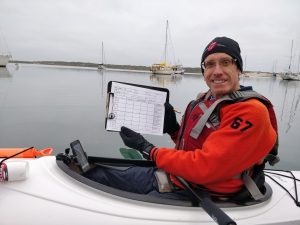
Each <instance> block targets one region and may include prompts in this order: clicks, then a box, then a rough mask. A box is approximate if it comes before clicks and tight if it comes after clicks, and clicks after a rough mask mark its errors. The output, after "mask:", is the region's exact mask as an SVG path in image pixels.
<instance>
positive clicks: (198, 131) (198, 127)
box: [190, 95, 232, 139]
mask: <svg viewBox="0 0 300 225" xmlns="http://www.w3.org/2000/svg"><path fill="white" fill-rule="evenodd" d="M225 100H232V99H231V98H230V97H229V96H228V95H226V96H224V97H222V98H220V99H218V100H216V101H215V102H214V103H213V104H212V105H211V106H210V107H209V108H206V109H205V111H204V114H203V116H202V117H201V118H200V120H198V122H197V124H196V125H195V126H194V127H193V129H192V131H191V133H190V136H191V137H193V138H195V139H197V138H198V137H199V135H200V134H201V132H202V130H203V128H204V126H205V124H206V122H207V120H208V118H209V117H210V115H211V114H212V112H213V111H214V110H215V108H216V107H217V105H218V104H219V103H221V102H223V101H225ZM201 103H202V102H200V103H199V104H198V105H199V106H200V104H201ZM202 104H204V103H202ZM200 108H201V109H202V110H203V108H202V107H201V106H200Z"/></svg>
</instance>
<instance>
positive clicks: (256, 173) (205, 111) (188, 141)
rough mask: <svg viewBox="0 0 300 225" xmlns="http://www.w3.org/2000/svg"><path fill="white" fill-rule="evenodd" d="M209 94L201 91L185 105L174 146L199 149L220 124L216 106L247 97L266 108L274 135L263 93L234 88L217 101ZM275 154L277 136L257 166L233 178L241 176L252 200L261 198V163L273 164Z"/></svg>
mask: <svg viewBox="0 0 300 225" xmlns="http://www.w3.org/2000/svg"><path fill="white" fill-rule="evenodd" d="M209 96H210V93H209V92H208V93H205V94H202V95H201V96H200V97H199V98H198V99H197V100H194V101H192V102H190V104H189V105H188V107H187V110H186V112H185V115H184V117H183V121H182V126H181V129H180V131H179V135H178V139H177V144H176V148H177V149H183V150H186V151H189V150H190V151H192V150H193V149H196V148H201V147H202V145H203V143H204V142H205V140H206V138H207V137H208V136H209V135H210V134H211V133H212V132H214V131H215V130H216V129H218V127H219V125H220V116H219V111H220V108H221V107H222V106H224V105H228V104H234V103H237V102H242V101H246V100H248V99H257V100H259V101H260V102H262V103H263V104H264V105H265V106H266V107H267V109H268V112H269V116H270V121H271V124H272V126H273V128H274V130H275V131H276V133H277V136H278V127H277V121H276V116H275V112H274V109H273V105H272V104H271V102H270V101H269V100H268V99H267V98H265V97H264V96H262V95H260V94H258V93H257V92H255V91H253V90H245V91H235V92H233V93H231V94H229V95H226V96H223V97H222V98H220V99H217V100H210V99H209ZM204 128H205V129H204ZM200 134H201V135H200ZM277 155H278V137H277V141H276V144H275V146H274V147H273V149H272V150H271V151H270V152H269V154H267V155H266V157H265V158H264V160H263V162H261V164H260V165H253V167H251V168H249V169H248V170H247V171H244V172H242V173H241V174H237V175H236V176H235V178H241V179H242V180H243V182H244V185H245V187H246V189H247V190H246V191H247V192H248V191H249V192H250V194H251V196H252V197H253V199H255V200H258V199H260V198H262V197H263V195H262V193H261V191H260V190H259V188H260V186H261V185H263V183H264V177H261V176H263V169H264V165H265V163H266V162H268V163H269V164H270V165H274V164H275V163H277V162H278V161H279V157H278V156H277ZM252 178H253V179H252ZM242 195H245V194H242Z"/></svg>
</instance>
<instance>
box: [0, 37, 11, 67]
mask: <svg viewBox="0 0 300 225" xmlns="http://www.w3.org/2000/svg"><path fill="white" fill-rule="evenodd" d="M0 34H1V33H0ZM1 36H2V35H1ZM0 41H1V43H0V67H6V65H7V64H8V62H9V60H10V59H11V58H12V56H11V53H9V51H7V52H5V51H4V49H5V48H4V47H5V46H7V45H6V42H5V39H4V38H1V40H0ZM2 43H3V44H2Z"/></svg>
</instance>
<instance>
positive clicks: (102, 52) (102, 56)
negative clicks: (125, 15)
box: [101, 41, 104, 65]
mask: <svg viewBox="0 0 300 225" xmlns="http://www.w3.org/2000/svg"><path fill="white" fill-rule="evenodd" d="M101 58H102V62H101V63H102V65H104V64H103V58H104V49H103V41H102V47H101Z"/></svg>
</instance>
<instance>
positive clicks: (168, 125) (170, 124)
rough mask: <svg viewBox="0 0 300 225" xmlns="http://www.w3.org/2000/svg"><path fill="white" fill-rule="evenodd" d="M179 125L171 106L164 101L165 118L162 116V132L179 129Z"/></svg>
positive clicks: (171, 132)
mask: <svg viewBox="0 0 300 225" xmlns="http://www.w3.org/2000/svg"><path fill="white" fill-rule="evenodd" d="M179 128H180V126H179V124H178V122H177V120H176V114H175V111H174V108H173V106H172V105H171V104H170V103H168V102H166V103H165V118H164V131H163V132H164V133H168V134H169V135H171V134H173V133H174V132H176V131H177V130H179Z"/></svg>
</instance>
